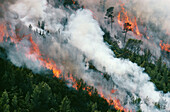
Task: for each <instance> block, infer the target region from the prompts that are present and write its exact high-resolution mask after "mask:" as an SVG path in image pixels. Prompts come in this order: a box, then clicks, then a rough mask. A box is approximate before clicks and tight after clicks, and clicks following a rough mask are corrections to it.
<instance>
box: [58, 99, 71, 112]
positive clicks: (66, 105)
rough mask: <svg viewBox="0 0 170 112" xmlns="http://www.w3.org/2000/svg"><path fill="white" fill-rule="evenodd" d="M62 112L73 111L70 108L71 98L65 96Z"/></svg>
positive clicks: (61, 106) (61, 107)
mask: <svg viewBox="0 0 170 112" xmlns="http://www.w3.org/2000/svg"><path fill="white" fill-rule="evenodd" d="M60 112H71V109H70V100H69V99H68V97H67V96H66V97H64V98H63V100H62V102H61V105H60Z"/></svg>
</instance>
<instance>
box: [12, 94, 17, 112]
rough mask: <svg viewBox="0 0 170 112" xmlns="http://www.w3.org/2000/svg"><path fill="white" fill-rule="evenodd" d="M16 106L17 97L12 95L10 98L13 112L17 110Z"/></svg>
mask: <svg viewBox="0 0 170 112" xmlns="http://www.w3.org/2000/svg"><path fill="white" fill-rule="evenodd" d="M17 105H18V100H17V96H16V95H14V97H13V98H12V107H13V110H15V111H16V110H17Z"/></svg>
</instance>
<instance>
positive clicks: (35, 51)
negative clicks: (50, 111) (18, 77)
mask: <svg viewBox="0 0 170 112" xmlns="http://www.w3.org/2000/svg"><path fill="white" fill-rule="evenodd" d="M9 32H11V35H10V34H9ZM4 37H6V38H10V40H11V42H12V43H14V44H15V45H16V47H17V44H19V43H20V42H21V41H22V40H23V39H27V40H28V41H29V42H30V44H31V45H30V48H29V49H30V50H29V51H28V52H27V53H25V56H26V57H27V58H28V59H31V60H32V61H39V62H40V65H41V66H43V67H44V68H46V69H49V70H51V71H52V72H53V74H54V76H53V77H57V78H62V79H64V80H65V81H66V82H67V84H68V85H71V86H72V88H74V89H76V90H79V89H80V88H82V90H84V91H87V93H88V94H89V95H90V96H92V95H93V93H94V90H93V89H91V88H90V87H89V86H86V87H82V84H81V83H78V82H77V80H76V78H74V76H73V75H72V74H64V75H61V74H62V71H61V70H59V69H58V67H57V65H56V63H55V61H54V60H52V59H50V58H48V57H46V58H43V57H44V56H43V54H42V53H41V51H40V49H39V46H38V45H37V44H36V42H35V41H34V40H33V37H32V34H28V35H22V36H19V35H18V34H16V33H14V31H13V30H12V28H11V27H10V31H8V30H7V27H6V25H5V24H1V25H0V43H3V42H5V40H4ZM17 50H19V49H18V48H17ZM31 55H35V56H34V57H31ZM116 91H117V90H114V89H112V90H111V92H110V95H109V96H105V95H104V94H103V92H102V88H101V90H100V91H98V94H99V95H100V96H101V97H102V98H104V99H105V100H106V101H107V102H108V103H109V104H110V105H111V106H112V105H113V106H114V108H115V109H117V110H120V111H125V112H128V110H127V109H125V108H123V106H122V105H121V104H120V101H119V100H118V99H116V98H111V95H113V94H114V93H115V92H116Z"/></svg>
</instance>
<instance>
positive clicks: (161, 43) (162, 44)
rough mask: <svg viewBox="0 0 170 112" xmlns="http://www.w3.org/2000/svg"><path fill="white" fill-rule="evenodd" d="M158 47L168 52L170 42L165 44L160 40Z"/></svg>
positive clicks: (169, 50)
mask: <svg viewBox="0 0 170 112" xmlns="http://www.w3.org/2000/svg"><path fill="white" fill-rule="evenodd" d="M159 45H160V47H161V50H165V51H167V52H170V44H168V43H167V44H165V43H163V41H162V40H161V41H160V43H159Z"/></svg>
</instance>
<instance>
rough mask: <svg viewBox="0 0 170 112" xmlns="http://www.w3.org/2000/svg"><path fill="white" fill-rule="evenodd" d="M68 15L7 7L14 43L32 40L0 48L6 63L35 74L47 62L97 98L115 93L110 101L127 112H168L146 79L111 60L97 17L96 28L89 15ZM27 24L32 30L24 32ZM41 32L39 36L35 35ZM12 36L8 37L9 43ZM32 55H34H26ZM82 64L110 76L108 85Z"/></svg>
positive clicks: (44, 8)
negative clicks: (139, 111) (96, 93)
mask: <svg viewBox="0 0 170 112" xmlns="http://www.w3.org/2000/svg"><path fill="white" fill-rule="evenodd" d="M82 3H83V4H85V5H87V4H88V6H89V8H91V7H93V8H95V7H98V6H97V5H93V6H92V5H90V3H95V4H97V3H98V5H100V4H99V2H97V1H86V2H84V1H82ZM104 3H105V4H106V6H104V7H103V6H102V8H107V7H110V6H108V5H107V4H109V3H110V1H107V0H105V1H104ZM112 3H115V2H112ZM115 4H116V3H115ZM111 5H112V4H111ZM113 5H114V4H113ZM94 6H95V7H94ZM116 6H117V5H116ZM87 8H88V7H87ZM23 9H24V10H23ZM67 10H68V9H65V8H64V7H63V6H60V7H59V8H54V7H53V5H51V4H48V3H47V1H46V0H31V1H30V0H17V1H16V2H15V3H13V4H11V5H10V7H9V10H8V11H7V12H6V13H8V14H7V15H5V17H4V19H5V18H8V21H9V22H10V24H11V26H12V27H11V28H10V27H9V28H8V32H12V31H11V30H13V31H15V33H16V32H17V31H18V30H17V29H19V31H18V32H17V33H18V35H19V37H22V36H23V32H24V33H25V35H28V34H31V37H32V38H31V37H30V36H24V37H26V38H24V39H22V40H21V41H20V42H19V43H17V44H15V45H12V44H11V42H10V41H8V42H5V43H0V46H2V47H4V48H5V49H6V50H7V53H8V59H10V60H11V62H12V63H14V64H15V65H16V66H20V67H21V66H26V67H28V68H29V69H31V70H33V71H34V72H39V73H40V72H42V71H47V70H46V68H45V67H42V66H41V63H43V61H42V60H44V59H45V60H48V59H52V60H54V62H55V64H56V65H57V69H60V70H61V71H62V74H63V75H65V74H67V73H71V74H73V75H74V76H75V77H77V78H79V79H80V78H82V79H83V80H84V81H85V82H86V83H87V84H88V85H91V86H94V87H95V88H96V89H97V90H98V91H99V92H102V93H103V94H104V96H105V98H107V97H108V95H110V91H111V90H112V89H117V91H116V92H115V94H111V97H113V98H114V97H116V98H118V99H120V101H121V103H122V104H123V106H125V107H126V108H129V109H133V110H137V109H138V105H139V107H140V109H142V111H144V112H157V111H158V112H159V111H161V112H165V111H170V108H169V107H170V102H169V101H170V95H169V93H167V94H163V93H162V92H161V91H156V88H155V86H154V84H153V83H152V82H150V81H149V80H150V78H149V76H148V74H146V73H144V72H143V70H144V69H143V68H140V67H139V66H137V64H135V63H132V62H131V61H129V60H124V59H118V58H115V57H114V53H113V52H112V51H111V49H110V48H109V47H108V46H107V45H106V44H105V43H104V42H103V35H104V32H103V31H102V30H101V28H100V24H99V23H101V21H102V20H99V19H100V16H97V18H96V19H97V20H99V23H98V22H97V21H96V20H95V19H93V14H92V12H91V11H89V10H88V9H79V10H77V11H76V12H75V11H73V10H70V11H67ZM95 14H101V16H102V15H103V14H104V12H103V13H97V11H96V13H95ZM15 17H17V18H15ZM38 21H45V23H46V25H45V29H48V30H49V31H50V33H47V31H46V30H42V29H41V28H39V27H38ZM30 24H31V26H32V27H31V28H32V29H31V28H27V27H29V25H30ZM101 24H103V23H101ZM25 25H26V26H25ZM18 27H19V28H18ZM32 30H37V31H32ZM113 30H114V28H113ZM40 32H41V33H42V32H43V33H44V35H39V33H40ZM115 33H116V31H115ZM16 35H17V34H15V35H13V33H11V36H13V37H15V36H16ZM43 36H44V37H43ZM28 38H29V39H28ZM31 39H32V40H33V41H34V42H35V43H36V44H37V45H38V47H39V50H40V51H41V55H39V54H38V53H39V52H38V50H37V49H34V47H32V46H31V45H32V44H31V41H30V40H31ZM12 47H13V48H12ZM32 50H35V51H36V52H33V53H31V54H30V52H31V51H32ZM42 58H43V59H42ZM84 58H87V59H88V60H91V61H92V64H93V65H94V66H95V67H96V68H97V70H98V71H101V72H103V73H107V74H109V75H110V76H111V79H109V80H108V81H107V80H106V79H105V78H103V76H102V75H101V74H100V73H99V72H97V71H92V70H87V68H86V67H85V62H84ZM38 59H41V60H38ZM137 98H140V99H141V102H140V103H139V104H133V103H132V100H134V99H137ZM155 103H160V105H161V109H160V110H158V109H157V108H156V107H155Z"/></svg>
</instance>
